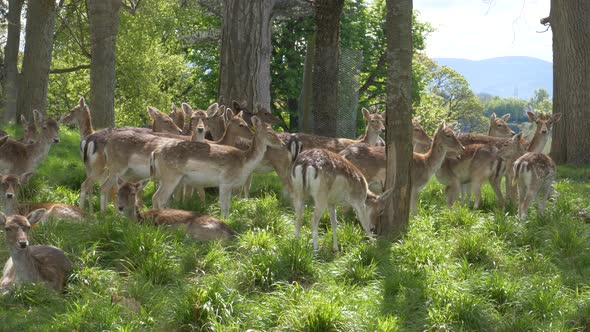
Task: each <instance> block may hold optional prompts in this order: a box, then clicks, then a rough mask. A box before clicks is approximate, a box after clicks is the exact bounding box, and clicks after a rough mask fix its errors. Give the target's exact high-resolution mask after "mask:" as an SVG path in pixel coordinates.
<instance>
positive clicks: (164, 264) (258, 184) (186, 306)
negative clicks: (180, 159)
mask: <svg viewBox="0 0 590 332" xmlns="http://www.w3.org/2000/svg"><path fill="white" fill-rule="evenodd" d="M9 129H10V130H14V129H15V128H9ZM61 137H62V141H61V142H60V143H59V144H56V145H54V146H52V148H51V151H50V154H49V157H48V159H47V160H46V161H45V162H43V164H42V165H41V166H40V167H39V169H38V171H37V172H36V173H35V175H34V177H33V179H32V181H31V183H30V184H29V185H27V186H26V187H25V188H24V190H23V199H24V200H27V201H32V202H41V201H59V202H66V203H70V204H72V203H76V201H77V199H78V191H79V186H80V182H81V181H82V180H83V179H84V176H85V174H84V168H83V166H82V163H81V161H80V157H79V152H78V140H79V138H78V134H77V132H76V131H73V130H67V129H66V130H63V131H62V133H61ZM588 174H590V170H589V169H587V168H569V167H566V168H561V167H560V168H559V181H558V182H557V183H556V185H555V187H556V189H557V192H558V194H557V195H555V196H554V197H553V198H552V202H550V204H549V208H548V210H547V214H546V216H545V217H540V216H538V214H537V212H536V208H533V209H532V211H531V213H530V214H529V217H528V218H527V219H525V220H520V219H518V218H516V217H515V216H514V209H513V208H512V209H508V212H503V211H500V210H499V209H497V208H496V206H495V197H494V195H493V192H492V191H491V189H490V188H489V186H485V187H484V193H483V197H484V203H483V207H482V208H481V209H479V210H473V209H472V208H471V207H464V206H461V205H456V206H454V207H453V208H451V209H448V208H446V203H445V198H444V195H443V188H442V187H441V186H440V185H439V184H438V183H437V182H436V181H432V182H431V183H430V184H429V185H428V186H427V187H426V189H425V190H424V192H423V193H422V194H421V197H420V206H419V213H418V215H417V216H416V217H415V218H413V219H412V220H411V222H410V227H409V228H408V231H407V233H406V234H405V235H404V236H403V237H402V238H400V239H398V240H396V241H395V242H388V241H383V240H369V239H367V238H366V236H365V235H364V234H363V232H362V230H361V228H360V226H359V225H358V222H357V221H356V219H355V217H354V214H352V213H347V212H344V211H339V213H338V220H339V226H338V229H337V234H338V240H339V245H340V251H339V252H337V253H335V252H332V249H331V247H332V230H331V227H330V222H329V218H328V217H327V216H324V217H323V218H322V220H321V225H320V250H319V251H317V252H314V251H313V250H312V245H311V232H310V230H309V220H310V217H311V208H310V207H308V208H307V209H306V211H305V213H304V226H303V229H302V236H301V239H300V240H299V241H295V240H294V238H293V234H294V226H293V224H294V213H293V210H292V208H291V207H290V204H289V200H288V199H285V198H283V197H282V194H281V186H280V182H279V180H278V178H277V177H276V176H274V175H257V176H256V177H255V181H254V185H253V190H252V192H251V198H249V199H243V198H233V199H232V210H231V212H232V213H231V216H230V218H229V220H227V223H228V224H229V225H230V226H231V227H232V228H234V229H235V230H236V231H237V232H238V236H237V237H236V238H235V239H233V240H230V241H227V242H223V243H222V242H210V243H197V242H195V241H193V240H192V239H190V238H189V237H187V236H186V235H185V234H184V233H182V232H181V231H170V230H168V229H160V228H157V227H154V226H151V225H139V224H135V223H132V222H130V221H129V220H127V219H125V218H124V217H122V216H120V215H118V214H117V213H115V212H114V211H113V210H111V211H109V212H108V213H106V214H96V215H95V216H94V218H93V220H92V221H87V222H83V223H68V222H63V221H52V222H49V223H45V224H42V225H39V226H38V227H35V228H34V229H33V230H32V235H31V238H32V242H33V243H34V244H52V245H56V246H59V247H60V248H62V249H63V250H64V251H65V252H66V254H67V256H68V257H69V258H70V260H71V261H72V262H73V264H74V271H73V273H72V275H71V276H70V278H69V280H68V284H67V287H66V292H65V293H64V294H63V295H58V294H54V293H53V292H51V291H49V290H47V289H46V288H44V287H42V286H40V285H23V286H20V287H18V288H17V289H16V290H15V291H14V292H13V293H12V294H10V295H8V296H4V297H1V298H0V322H2V323H1V328H0V330H16V329H18V330H25V331H26V330H31V331H72V330H78V331H101V330H108V331H111V330H116V331H162V330H165V331H168V330H170V331H203V330H205V331H209V330H215V331H243V330H247V329H253V330H260V331H262V330H264V331H423V330H448V331H482V330H483V331H524V330H542V331H545V330H556V331H588V330H589V328H588V326H590V291H589V290H590V287H589V286H590V285H589V282H588V280H590V241H589V240H590V226H589V225H588V224H587V222H586V220H585V217H584V213H582V212H583V211H585V210H587V209H588V208H589V207H590V201H589V199H588V195H587V194H588V193H589V192H590V190H589V189H590V181H589V177H588ZM152 193H153V186H152V185H150V186H148V188H147V189H146V191H145V193H144V202H146V204H147V205H149V203H150V197H151V194H152ZM96 203H98V200H96ZM173 206H175V207H179V208H185V209H191V210H196V211H200V212H203V213H209V214H212V215H215V216H218V217H219V215H220V213H219V207H218V204H217V197H216V195H215V194H214V193H210V194H208V196H207V200H206V202H199V201H198V199H197V198H195V199H193V200H191V201H189V202H184V203H181V202H174V203H173ZM96 208H98V206H96ZM7 257H8V252H7V250H6V248H5V247H4V246H0V260H6V259H7ZM112 295H118V296H124V297H126V298H131V299H135V300H137V301H139V303H140V304H141V310H140V311H139V312H135V311H133V310H130V309H129V308H127V307H125V306H124V305H120V304H112V303H111V296H112Z"/></svg>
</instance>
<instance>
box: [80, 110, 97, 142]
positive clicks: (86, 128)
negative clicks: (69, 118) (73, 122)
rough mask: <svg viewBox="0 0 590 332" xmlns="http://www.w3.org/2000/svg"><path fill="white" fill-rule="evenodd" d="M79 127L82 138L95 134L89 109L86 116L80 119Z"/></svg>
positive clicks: (85, 112)
mask: <svg viewBox="0 0 590 332" xmlns="http://www.w3.org/2000/svg"><path fill="white" fill-rule="evenodd" d="M78 129H79V130H80V138H84V137H86V136H88V135H91V134H94V128H92V117H91V116H90V112H89V111H88V110H86V111H84V117H83V118H82V119H81V120H79V121H78Z"/></svg>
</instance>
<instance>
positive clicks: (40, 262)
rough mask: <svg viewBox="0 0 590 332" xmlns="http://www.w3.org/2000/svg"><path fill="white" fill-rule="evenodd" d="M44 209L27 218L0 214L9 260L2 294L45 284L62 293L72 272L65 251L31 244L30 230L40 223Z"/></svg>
mask: <svg viewBox="0 0 590 332" xmlns="http://www.w3.org/2000/svg"><path fill="white" fill-rule="evenodd" d="M44 214H45V209H38V210H34V211H32V212H31V213H29V214H28V215H27V216H26V217H25V216H22V215H13V216H8V217H7V216H6V215H4V213H2V212H0V227H2V229H3V230H4V234H5V237H6V245H7V246H8V250H9V252H10V258H9V259H8V261H7V262H6V264H5V265H4V270H3V274H2V279H0V292H2V293H7V292H9V291H10V290H11V289H13V288H14V286H15V285H20V284H23V283H38V282H43V283H45V284H46V285H47V286H48V287H49V288H51V289H53V290H54V291H56V292H59V293H61V292H62V291H63V288H64V286H65V283H66V280H67V277H68V275H69V274H70V272H71V271H72V264H71V263H70V261H69V260H68V258H67V257H66V255H65V254H64V252H63V251H62V250H61V249H59V248H56V247H54V246H47V245H36V246H31V245H29V230H30V229H31V226H32V225H34V224H36V223H37V222H39V220H41V218H42V217H43V215H44Z"/></svg>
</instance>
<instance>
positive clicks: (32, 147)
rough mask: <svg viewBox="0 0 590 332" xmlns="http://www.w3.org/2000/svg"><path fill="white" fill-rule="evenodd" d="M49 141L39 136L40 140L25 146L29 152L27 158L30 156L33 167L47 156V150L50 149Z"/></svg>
mask: <svg viewBox="0 0 590 332" xmlns="http://www.w3.org/2000/svg"><path fill="white" fill-rule="evenodd" d="M51 144H52V143H51V139H49V138H47V137H45V136H43V135H42V136H41V138H40V139H39V140H38V141H37V142H35V143H33V144H28V145H27V150H28V152H29V156H31V157H32V158H31V160H32V161H33V165H35V166H36V165H38V164H39V162H40V161H41V160H43V159H45V157H47V154H49V148H51Z"/></svg>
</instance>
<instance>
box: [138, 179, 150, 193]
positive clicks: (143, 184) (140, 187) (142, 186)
mask: <svg viewBox="0 0 590 332" xmlns="http://www.w3.org/2000/svg"><path fill="white" fill-rule="evenodd" d="M149 182H150V178H147V179H143V180H141V181H139V182H137V183H136V184H135V188H136V189H137V191H140V190H143V188H145V186H147V184H148V183H149Z"/></svg>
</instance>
